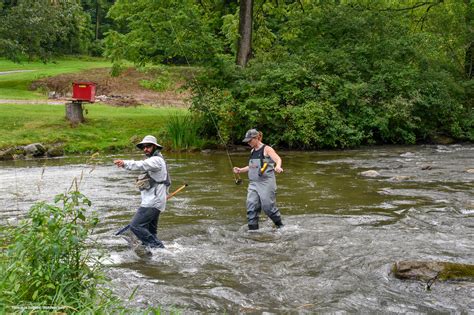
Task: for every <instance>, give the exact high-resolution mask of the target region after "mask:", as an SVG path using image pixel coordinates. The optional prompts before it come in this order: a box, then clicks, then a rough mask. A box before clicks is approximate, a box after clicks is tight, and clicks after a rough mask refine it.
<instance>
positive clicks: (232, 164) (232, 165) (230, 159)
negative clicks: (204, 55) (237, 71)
mask: <svg viewBox="0 0 474 315" xmlns="http://www.w3.org/2000/svg"><path fill="white" fill-rule="evenodd" d="M169 22H170V26H171V29H172V31H173V33H174V34H175V36H176V35H177V34H176V31H175V29H174V26H173V23H172V22H171V20H169ZM176 42H177V43H178V47H179V49H180V50H181V53H182V54H183V57H184V59H185V60H186V64H187V65H188V67H190V68H191V64H190V62H189V60H188V57H186V54H185V53H184V49H183V47H182V45H181V42H180V41H179V39H178V36H176ZM190 73H191V77H192V79H193V80H194V82H196V86H197V88H198V90H199V95H200V98H201V96H202V95H203V93H202V90H201V87H200V86H199V84H197V83H198V82H197V80H196V76H195V75H194V73H193V72H192V71H191V72H190ZM204 108H206V109H207V112H208V113H209V116H210V117H211V120H212V123H213V124H214V127H215V128H216V131H217V137H218V138H219V140H220V141H221V143H222V144H223V145H224V148H225V152H226V154H227V158H228V160H229V164H230V169H231V172H232V175H233V176H234V181H235V184H236V185H240V184H242V179H241V178H240V174H236V173H234V171H233V169H234V163H233V162H232V158H231V157H230V153H229V149H228V148H227V143H226V142H225V141H224V138H223V137H222V135H221V133H220V131H219V126H218V125H217V122H216V120H215V118H214V115H213V114H212V112H211V111H210V110H209V108H208V107H207V106H204Z"/></svg>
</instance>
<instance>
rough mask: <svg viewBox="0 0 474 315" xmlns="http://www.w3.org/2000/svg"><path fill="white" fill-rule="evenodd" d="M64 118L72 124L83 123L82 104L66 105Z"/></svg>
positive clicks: (72, 103)
mask: <svg viewBox="0 0 474 315" xmlns="http://www.w3.org/2000/svg"><path fill="white" fill-rule="evenodd" d="M66 118H67V119H68V120H69V121H70V122H71V123H72V124H80V123H83V122H84V121H85V119H84V114H83V112H82V102H71V103H66Z"/></svg>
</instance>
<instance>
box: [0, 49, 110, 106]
mask: <svg viewBox="0 0 474 315" xmlns="http://www.w3.org/2000/svg"><path fill="white" fill-rule="evenodd" d="M111 66H112V64H111V63H110V62H108V61H105V60H103V59H93V58H87V59H86V58H74V59H67V58H65V59H59V60H57V61H55V62H51V63H46V64H45V63H42V62H24V63H20V64H18V63H14V62H11V61H9V60H6V59H1V58H0V72H3V71H13V70H33V71H29V72H19V73H12V74H7V75H0V99H20V100H21V99H23V100H32V99H44V100H45V99H46V97H47V96H46V95H44V94H42V93H41V91H30V90H29V87H30V85H31V83H32V82H33V81H35V80H38V79H41V78H44V77H49V76H54V75H58V74H62V73H74V72H80V71H82V70H86V69H92V68H107V67H111Z"/></svg>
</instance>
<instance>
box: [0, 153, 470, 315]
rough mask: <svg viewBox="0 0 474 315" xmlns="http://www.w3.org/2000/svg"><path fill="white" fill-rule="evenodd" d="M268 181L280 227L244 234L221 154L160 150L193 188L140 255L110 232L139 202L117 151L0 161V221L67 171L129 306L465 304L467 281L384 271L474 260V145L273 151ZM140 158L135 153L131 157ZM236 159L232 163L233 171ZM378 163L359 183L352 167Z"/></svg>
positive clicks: (64, 179)
mask: <svg viewBox="0 0 474 315" xmlns="http://www.w3.org/2000/svg"><path fill="white" fill-rule="evenodd" d="M280 153H281V156H282V158H283V160H284V168H285V171H286V172H285V173H284V174H281V175H278V203H279V207H280V209H281V212H282V215H283V218H284V222H285V224H286V226H285V228H284V229H283V230H281V231H280V230H274V229H273V227H272V226H271V224H270V222H269V221H268V220H267V221H264V222H263V223H262V229H261V230H260V231H259V232H256V233H248V232H247V229H246V217H245V194H246V186H245V183H244V185H242V186H237V185H235V183H234V179H233V175H232V173H231V172H230V166H229V163H228V159H227V157H226V156H225V154H223V153H214V154H166V157H167V158H168V161H169V163H170V169H171V172H172V176H173V177H172V179H173V181H174V184H173V188H177V187H179V186H180V185H182V184H183V183H185V182H186V183H188V184H189V186H188V187H187V188H186V190H185V191H183V192H182V193H180V194H178V195H176V197H174V198H173V199H171V200H170V202H169V204H168V208H167V210H166V212H165V213H164V214H163V215H162V216H161V217H160V227H159V231H158V233H159V236H160V238H161V239H162V240H163V241H164V243H165V245H166V246H167V248H166V249H165V250H157V251H156V252H155V253H154V255H153V256H152V257H151V258H148V259H144V258H140V257H138V256H137V255H136V254H135V253H134V252H132V251H130V250H129V249H128V245H127V243H126V241H125V240H123V239H122V238H121V237H115V236H114V235H113V234H114V232H115V231H117V230H118V229H119V228H121V227H122V226H123V225H126V224H127V223H128V221H129V219H130V218H131V216H132V215H133V213H134V212H135V208H136V207H137V205H138V204H139V194H138V193H137V192H135V191H134V186H133V179H134V175H133V174H130V173H128V172H124V171H123V170H120V169H117V168H115V167H114V166H113V165H112V162H111V161H112V160H113V158H114V157H103V158H100V157H99V158H98V159H97V160H95V161H94V162H93V163H92V164H91V162H90V161H89V163H87V158H85V157H78V158H66V159H56V160H35V161H17V162H1V165H2V168H1V169H0V179H1V182H0V202H1V203H2V205H3V207H2V210H3V211H2V212H1V213H0V220H1V221H2V222H6V221H8V220H10V221H15V220H16V219H17V218H18V217H21V216H22V215H23V214H24V213H25V211H26V209H28V208H29V206H30V205H31V203H32V202H34V201H37V200H47V201H50V200H52V197H53V196H54V195H55V194H57V193H60V192H64V191H65V190H67V189H68V188H69V187H70V186H71V182H72V179H73V178H74V177H75V178H77V180H78V182H79V185H80V190H81V191H82V192H83V193H84V194H85V195H86V196H88V197H89V198H90V199H91V200H92V202H93V205H94V209H95V210H96V211H98V212H99V214H100V216H101V218H102V222H101V225H100V227H99V229H98V230H97V231H96V236H97V237H98V239H99V240H100V242H101V243H102V244H103V245H104V246H105V247H106V249H107V250H108V252H109V253H110V256H109V258H108V261H107V263H108V265H109V267H110V268H109V271H108V272H109V274H110V275H111V277H112V279H113V285H114V288H115V291H116V292H117V293H118V294H120V295H121V296H122V297H123V298H124V299H126V298H127V297H128V296H129V295H130V294H131V292H132V291H133V290H134V289H135V287H137V286H138V291H137V294H136V297H135V298H134V299H133V301H131V302H130V303H131V304H132V305H134V306H138V307H143V306H146V305H163V306H164V309H168V310H169V309H172V308H173V307H176V308H178V309H184V310H188V311H189V312H198V311H200V312H204V313H207V312H218V313H223V312H228V313H264V312H266V313H295V314H299V313H315V312H336V311H348V312H356V311H357V312H361V311H368V312H384V313H387V312H389V313H390V312H394V313H398V312H403V313H406V312H421V313H425V312H426V313H431V312H434V311H436V312H457V313H459V312H464V313H469V312H473V311H474V302H473V301H474V286H473V284H469V283H456V284H450V283H436V284H435V285H434V286H433V287H432V291H430V292H427V291H425V289H424V287H423V285H422V284H420V283H417V282H401V281H399V280H395V279H393V278H392V277H390V276H389V268H390V266H391V264H392V263H393V262H395V261H397V260H401V259H422V260H428V259H433V260H448V261H453V262H461V263H474V254H473V253H474V245H473V241H472V240H473V236H474V230H473V228H474V218H473V213H474V202H473V199H474V198H473V196H474V192H473V187H474V174H472V173H469V172H467V171H466V170H467V169H474V146H472V145H471V146H459V145H455V146H417V147H377V148H371V149H364V150H351V151H337V152H335V151H332V152H325V151H324V152H284V151H283V152H282V151H280ZM137 157H138V156H134V158H137ZM246 158H247V154H246V153H242V154H234V155H233V157H232V159H233V161H234V162H235V163H236V164H238V165H243V164H244V163H245V160H246ZM366 170H376V171H377V172H379V174H380V176H378V177H375V178H366V177H363V176H361V175H360V172H362V171H366Z"/></svg>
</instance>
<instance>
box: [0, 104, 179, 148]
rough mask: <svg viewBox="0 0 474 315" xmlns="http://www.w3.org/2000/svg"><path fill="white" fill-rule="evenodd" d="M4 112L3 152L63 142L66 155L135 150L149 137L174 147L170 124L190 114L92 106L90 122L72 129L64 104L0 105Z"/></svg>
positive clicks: (88, 111)
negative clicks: (168, 127) (136, 146)
mask: <svg viewBox="0 0 474 315" xmlns="http://www.w3.org/2000/svg"><path fill="white" fill-rule="evenodd" d="M0 112H1V115H0V149H4V148H8V147H12V146H17V145H26V144H30V143H35V142H40V143H43V144H54V143H63V144H64V149H65V152H66V153H85V152H87V153H90V152H97V151H100V152H117V151H122V150H127V149H130V150H132V149H133V148H134V146H133V142H136V140H137V139H140V140H141V138H142V137H143V136H145V135H147V134H153V135H156V136H157V137H158V139H159V141H160V142H161V144H163V145H165V146H167V147H171V146H172V144H173V139H172V138H173V137H174V136H173V135H172V134H170V133H169V131H167V126H168V123H169V121H173V119H171V118H175V117H187V115H188V111H187V110H185V109H176V108H153V107H147V106H140V107H111V106H106V105H99V104H92V105H86V106H85V113H86V114H85V117H86V120H87V122H86V123H85V124H81V125H79V126H77V127H71V126H70V124H69V122H68V121H67V120H66V119H65V108H64V106H63V105H20V104H0ZM183 128H186V126H183Z"/></svg>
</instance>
